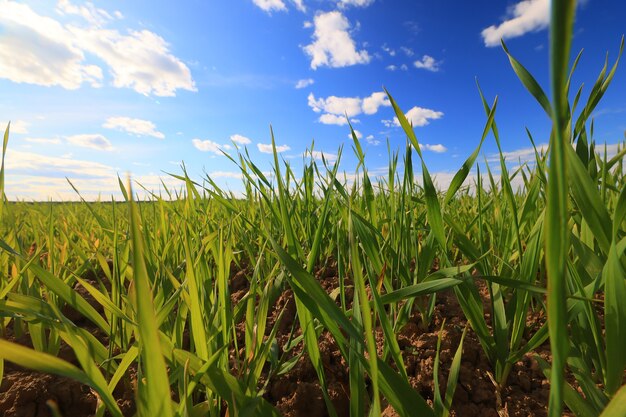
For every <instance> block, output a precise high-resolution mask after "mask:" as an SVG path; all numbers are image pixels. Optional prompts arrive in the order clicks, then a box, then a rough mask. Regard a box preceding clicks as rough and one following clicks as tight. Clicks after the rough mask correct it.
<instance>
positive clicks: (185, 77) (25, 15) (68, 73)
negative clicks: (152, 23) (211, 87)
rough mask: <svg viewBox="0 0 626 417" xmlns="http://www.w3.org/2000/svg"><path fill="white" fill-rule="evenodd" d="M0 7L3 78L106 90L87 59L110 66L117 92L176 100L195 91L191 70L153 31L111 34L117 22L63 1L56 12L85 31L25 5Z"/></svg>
mask: <svg viewBox="0 0 626 417" xmlns="http://www.w3.org/2000/svg"><path fill="white" fill-rule="evenodd" d="M1 5H2V7H0V26H1V27H2V28H3V32H2V34H0V78H5V79H8V80H11V81H13V82H16V83H28V84H36V85H42V86H60V87H62V88H65V89H69V90H73V89H77V88H79V87H81V86H82V85H83V84H89V85H91V86H92V87H101V86H102V83H103V79H104V75H103V74H104V71H103V68H102V67H101V66H100V65H101V64H100V63H98V65H96V64H94V63H90V62H87V58H86V56H85V55H86V54H87V53H88V54H91V55H94V56H95V57H97V58H99V60H100V61H101V62H104V64H106V66H107V67H108V71H109V73H110V75H111V77H112V84H113V86H115V87H118V88H122V87H124V88H132V89H134V90H135V91H137V92H138V93H141V94H144V95H149V94H153V95H156V96H174V95H175V93H176V90H178V89H185V90H190V91H196V88H195V84H194V81H193V79H192V77H191V72H190V71H189V68H188V67H187V66H186V65H185V64H184V63H183V62H182V61H181V60H180V59H178V58H177V57H175V56H174V55H172V53H171V52H170V50H169V45H168V44H167V42H165V40H164V39H163V38H161V37H160V36H159V35H157V34H155V33H153V32H150V31H148V30H140V31H134V30H129V31H128V33H126V34H122V33H120V32H119V31H118V30H112V29H106V28H105V26H104V25H105V24H106V23H107V21H108V20H110V19H111V18H112V17H111V16H110V15H109V14H108V13H107V12H106V11H104V10H102V9H97V8H95V7H94V6H93V5H90V4H89V3H87V4H86V5H84V6H74V5H72V4H71V3H70V2H69V1H61V2H60V3H59V5H58V6H57V11H58V12H59V13H62V14H70V15H76V16H78V17H79V18H80V19H81V21H84V23H86V25H83V26H80V27H78V26H76V25H73V24H70V23H66V24H61V23H60V22H59V21H57V20H55V19H54V18H51V17H47V16H42V15H40V14H38V13H36V12H35V11H33V9H32V8H31V7H30V6H28V5H25V4H21V3H17V2H11V1H2V2H1ZM114 15H116V14H115V13H114Z"/></svg>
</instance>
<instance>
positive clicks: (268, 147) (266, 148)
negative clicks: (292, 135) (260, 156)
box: [256, 143, 291, 153]
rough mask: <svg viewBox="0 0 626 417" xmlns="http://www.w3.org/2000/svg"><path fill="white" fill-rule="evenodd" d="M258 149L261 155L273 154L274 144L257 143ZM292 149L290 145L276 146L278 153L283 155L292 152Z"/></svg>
mask: <svg viewBox="0 0 626 417" xmlns="http://www.w3.org/2000/svg"><path fill="white" fill-rule="evenodd" d="M256 146H257V148H259V152H261V153H273V151H272V144H271V143H257V144H256ZM290 149H291V148H290V147H289V146H288V145H279V146H276V152H278V153H281V152H285V151H288V150H290Z"/></svg>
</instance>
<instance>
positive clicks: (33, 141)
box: [24, 138, 61, 145]
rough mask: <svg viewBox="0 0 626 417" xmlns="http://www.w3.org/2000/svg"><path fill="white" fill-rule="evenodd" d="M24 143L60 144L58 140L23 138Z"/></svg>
mask: <svg viewBox="0 0 626 417" xmlns="http://www.w3.org/2000/svg"><path fill="white" fill-rule="evenodd" d="M24 140H25V141H26V142H30V143H39V144H42V145H58V144H60V143H61V139H59V138H24Z"/></svg>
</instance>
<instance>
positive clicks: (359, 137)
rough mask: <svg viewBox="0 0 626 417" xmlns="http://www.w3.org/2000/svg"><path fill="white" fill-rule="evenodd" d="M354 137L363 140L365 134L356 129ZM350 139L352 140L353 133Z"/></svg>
mask: <svg viewBox="0 0 626 417" xmlns="http://www.w3.org/2000/svg"><path fill="white" fill-rule="evenodd" d="M354 135H355V136H356V138H357V139H361V138H363V133H361V132H359V131H358V130H356V129H354ZM348 139H352V132H350V133H348Z"/></svg>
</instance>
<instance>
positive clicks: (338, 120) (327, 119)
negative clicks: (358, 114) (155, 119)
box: [318, 113, 354, 126]
mask: <svg viewBox="0 0 626 417" xmlns="http://www.w3.org/2000/svg"><path fill="white" fill-rule="evenodd" d="M318 121H319V122H320V123H322V124H325V125H337V126H343V125H347V124H348V119H346V116H340V115H338V114H330V113H324V114H322V115H321V116H320V117H319V119H318ZM351 123H354V120H351Z"/></svg>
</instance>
